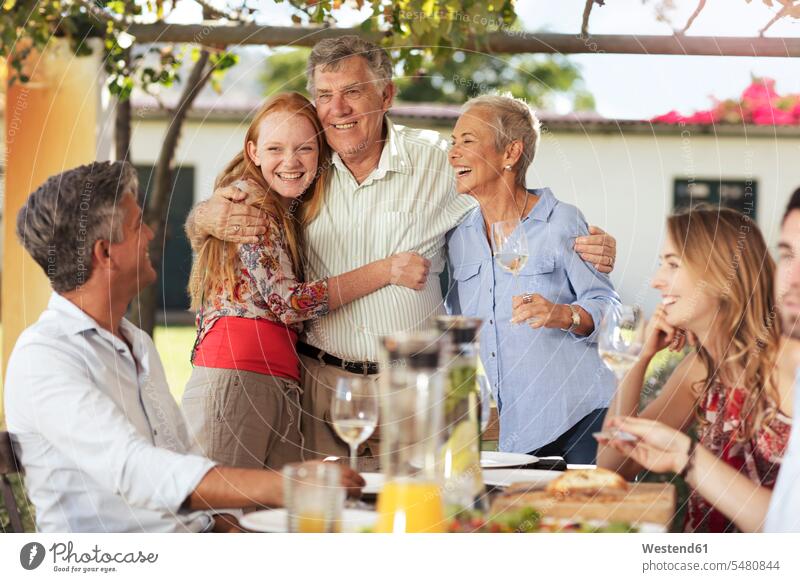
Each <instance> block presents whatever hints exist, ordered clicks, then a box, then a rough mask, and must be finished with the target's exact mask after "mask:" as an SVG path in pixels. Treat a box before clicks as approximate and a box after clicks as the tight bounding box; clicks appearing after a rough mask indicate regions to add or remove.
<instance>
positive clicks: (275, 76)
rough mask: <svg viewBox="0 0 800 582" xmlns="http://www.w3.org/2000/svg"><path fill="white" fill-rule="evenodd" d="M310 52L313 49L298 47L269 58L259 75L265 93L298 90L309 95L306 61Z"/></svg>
mask: <svg viewBox="0 0 800 582" xmlns="http://www.w3.org/2000/svg"><path fill="white" fill-rule="evenodd" d="M310 53H311V49H307V48H298V49H291V50H287V51H280V52H277V53H275V54H274V55H271V56H270V57H269V58H267V59H266V61H265V63H264V69H263V70H262V72H261V74H260V75H259V80H260V81H261V85H262V86H263V87H264V92H265V94H267V95H272V94H274V93H283V92H286V91H296V92H297V93H302V94H303V95H306V96H308V95H307V92H306V62H307V61H308V55H309V54H310Z"/></svg>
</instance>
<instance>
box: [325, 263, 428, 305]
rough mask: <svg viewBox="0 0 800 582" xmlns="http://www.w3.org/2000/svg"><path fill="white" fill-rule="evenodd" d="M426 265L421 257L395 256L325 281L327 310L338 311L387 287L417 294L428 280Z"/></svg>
mask: <svg viewBox="0 0 800 582" xmlns="http://www.w3.org/2000/svg"><path fill="white" fill-rule="evenodd" d="M430 266H431V262H430V261H429V260H428V259H426V258H424V257H422V256H421V255H418V254H416V253H398V254H396V255H392V256H391V257H388V258H386V259H382V260H379V261H375V262H373V263H369V264H368V265H364V266H363V267H360V268H358V269H354V270H352V271H349V272H347V273H344V274H343V275H337V276H336V277H331V278H329V279H328V297H329V299H328V301H329V306H330V309H338V308H339V307H341V306H342V305H346V304H348V303H350V302H352V301H355V300H356V299H360V298H361V297H364V296H366V295H369V294H370V293H373V292H375V291H377V290H378V289H382V288H383V287H385V286H387V285H400V286H402V287H408V288H409V289H414V290H417V291H419V290H420V289H422V288H423V287H425V284H426V283H427V281H428V272H429V271H430Z"/></svg>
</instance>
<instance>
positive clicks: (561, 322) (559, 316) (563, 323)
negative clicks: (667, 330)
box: [511, 293, 572, 329]
mask: <svg viewBox="0 0 800 582" xmlns="http://www.w3.org/2000/svg"><path fill="white" fill-rule="evenodd" d="M511 301H512V308H513V309H512V311H511V323H527V324H528V325H530V326H531V327H532V328H533V329H539V328H540V327H547V328H558V329H567V328H568V327H569V326H570V325H571V324H572V311H571V310H570V308H569V306H567V305H562V304H559V303H552V302H550V301H548V300H547V299H545V298H544V297H542V296H541V295H539V294H538V293H526V294H525V295H515V296H514V297H513V298H512V299H511Z"/></svg>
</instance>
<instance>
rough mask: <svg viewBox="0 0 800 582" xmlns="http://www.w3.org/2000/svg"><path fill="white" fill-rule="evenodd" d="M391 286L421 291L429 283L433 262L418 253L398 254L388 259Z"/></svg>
mask: <svg viewBox="0 0 800 582" xmlns="http://www.w3.org/2000/svg"><path fill="white" fill-rule="evenodd" d="M386 260H387V261H388V262H389V284H390V285H400V286H401V287H408V288H409V289H414V290H416V291H419V290H420V289H424V288H425V285H426V284H427V282H428V273H429V272H430V270H431V262H430V261H429V260H428V259H426V258H425V257H423V256H422V255H419V254H417V253H398V254H396V255H392V256H391V257H389V258H388V259H386Z"/></svg>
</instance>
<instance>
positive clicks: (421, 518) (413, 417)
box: [376, 331, 445, 533]
mask: <svg viewBox="0 0 800 582" xmlns="http://www.w3.org/2000/svg"><path fill="white" fill-rule="evenodd" d="M383 343H384V348H385V354H384V357H385V359H384V361H383V366H382V368H383V370H385V372H384V373H383V374H382V375H381V380H380V382H381V468H382V470H383V473H384V475H385V477H386V481H385V484H384V486H383V488H382V489H381V491H380V493H379V494H378V524H377V527H376V531H378V532H381V533H405V532H407V533H439V532H444V531H445V518H444V510H443V504H442V489H441V482H440V471H439V470H438V466H437V464H438V463H439V450H440V448H441V434H442V425H443V421H444V408H443V383H442V375H441V373H440V371H439V352H440V345H439V334H437V333H436V332H435V331H428V332H409V333H400V334H396V335H393V336H391V337H387V338H384V342H383Z"/></svg>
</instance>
